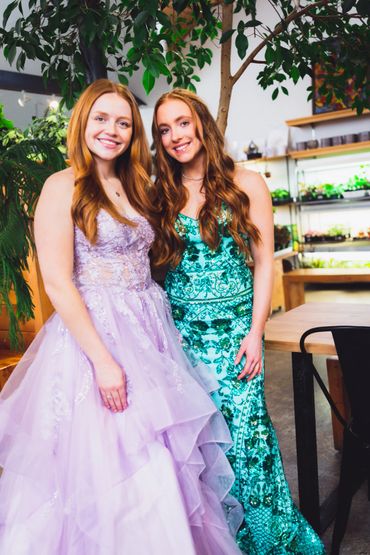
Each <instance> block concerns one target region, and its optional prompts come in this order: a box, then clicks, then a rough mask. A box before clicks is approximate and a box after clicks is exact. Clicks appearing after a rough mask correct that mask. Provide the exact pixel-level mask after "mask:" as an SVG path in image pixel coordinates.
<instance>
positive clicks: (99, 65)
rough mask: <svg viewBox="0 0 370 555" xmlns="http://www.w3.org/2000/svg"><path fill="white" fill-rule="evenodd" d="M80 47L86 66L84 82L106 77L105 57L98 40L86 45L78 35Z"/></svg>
mask: <svg viewBox="0 0 370 555" xmlns="http://www.w3.org/2000/svg"><path fill="white" fill-rule="evenodd" d="M80 49H81V54H82V57H83V60H84V62H85V67H86V70H85V74H86V82H87V83H88V84H90V83H92V82H93V81H96V79H102V78H107V77H108V71H107V63H106V58H105V55H104V52H103V50H102V48H101V46H100V44H99V41H98V40H96V39H95V40H94V41H93V42H92V43H91V44H89V46H86V43H85V41H84V40H83V38H82V37H81V35H80Z"/></svg>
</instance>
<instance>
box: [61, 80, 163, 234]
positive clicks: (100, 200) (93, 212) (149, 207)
mask: <svg viewBox="0 0 370 555" xmlns="http://www.w3.org/2000/svg"><path fill="white" fill-rule="evenodd" d="M107 93H116V94H118V95H119V96H120V97H121V98H123V99H124V100H126V102H128V104H129V106H130V108H131V113H132V138H131V143H130V145H129V147H128V148H127V150H126V151H125V152H124V153H123V154H122V155H121V156H120V157H119V158H118V159H117V161H116V174H117V177H118V178H119V179H120V180H121V182H122V184H123V187H124V189H125V192H126V194H127V198H128V200H129V202H130V204H131V205H132V206H133V207H134V208H135V210H137V211H138V212H139V213H140V214H141V215H142V216H145V217H146V218H147V219H148V220H149V221H150V222H151V223H152V224H154V223H155V221H154V220H155V218H154V213H155V210H154V207H153V204H152V201H151V197H150V187H151V186H152V182H151V180H150V177H149V176H150V174H151V156H150V152H149V146H148V143H147V139H146V136H145V131H144V126H143V123H142V120H141V116H140V112H139V108H138V106H137V104H136V100H135V98H134V97H133V95H132V94H131V92H130V91H129V90H128V89H127V87H125V86H123V85H121V84H119V83H114V82H112V81H110V80H108V79H98V80H97V81H95V82H94V83H92V84H91V85H90V86H89V87H88V88H87V89H86V90H85V91H84V92H83V94H82V95H81V96H80V98H79V100H78V101H77V103H76V105H75V107H74V109H73V113H72V117H71V120H70V122H69V127H68V133H67V146H68V156H69V159H70V163H71V166H72V168H73V171H74V175H75V188H74V194H73V200H72V209H71V210H72V219H73V221H74V223H75V224H76V225H77V226H78V227H79V228H80V229H81V230H82V231H83V233H84V234H85V235H86V237H87V239H88V240H89V241H90V242H91V243H95V242H96V240H97V222H96V217H97V214H98V212H99V210H101V209H102V208H104V209H105V210H106V211H107V212H108V213H109V214H110V215H111V216H113V217H114V218H115V219H116V220H118V221H120V222H122V223H125V224H127V225H129V226H133V227H134V226H135V225H137V224H135V223H134V222H132V221H131V220H129V219H127V218H125V217H124V216H122V215H121V214H120V213H119V212H118V210H117V208H116V207H115V205H114V204H113V203H112V202H111V201H110V199H109V198H108V196H107V195H106V193H105V191H104V188H103V185H102V183H101V181H100V179H99V176H98V172H97V168H96V163H95V160H94V157H93V155H92V154H91V152H90V150H89V149H88V147H87V144H86V140H85V130H86V125H87V122H88V117H89V114H90V111H91V108H92V106H93V104H94V103H95V101H96V100H97V99H98V98H99V97H100V96H102V95H103V94H107Z"/></svg>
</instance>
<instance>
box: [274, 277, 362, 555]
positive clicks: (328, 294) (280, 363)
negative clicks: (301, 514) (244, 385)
mask: <svg viewBox="0 0 370 555" xmlns="http://www.w3.org/2000/svg"><path fill="white" fill-rule="evenodd" d="M310 301H311V302H314V301H326V302H336V301H337V302H339V301H340V302H361V303H368V304H369V305H370V287H361V289H359V288H358V286H351V287H348V288H347V287H346V288H343V289H336V288H334V287H329V286H328V287H326V288H325V289H316V288H315V287H310V289H309V290H308V291H306V302H310ZM315 364H316V367H317V368H318V369H319V370H320V373H321V375H322V377H323V378H324V379H325V377H326V370H325V358H324V357H316V359H315ZM292 391H293V390H292V376H291V360H290V355H289V354H288V353H278V352H273V351H271V352H269V351H267V353H266V400H267V405H268V409H269V413H270V416H271V419H272V421H273V423H274V426H275V429H276V432H277V434H278V437H279V442H280V449H281V452H282V455H283V460H284V467H285V473H286V476H287V479H288V482H289V485H290V488H291V492H292V496H293V499H294V501H295V502H296V503H297V504H298V483H297V464H296V452H295V428H294V413H293V393H292ZM316 393H317V395H316V422H317V442H318V458H319V479H320V496H321V498H322V499H324V498H325V497H326V496H327V494H328V493H329V492H330V491H331V490H332V489H333V488H334V487H335V485H336V484H337V483H338V477H339V465H340V454H339V453H338V452H337V451H335V449H334V447H333V440H332V430H331V419H330V412H329V409H328V404H327V401H326V399H325V398H324V397H323V395H322V393H321V391H320V390H319V391H317V392H316ZM331 535H332V526H331V527H330V528H329V529H328V530H327V531H326V532H325V533H324V535H323V537H322V539H323V541H324V544H325V547H326V548H327V550H328V553H329V552H330V545H331ZM341 554H343V555H345V554H348V555H370V502H369V501H368V500H367V488H366V485H365V484H364V485H363V487H362V488H361V489H360V490H359V491H358V492H357V494H356V495H355V497H354V499H353V503H352V508H351V514H350V519H349V523H348V527H347V531H346V535H345V538H344V540H343V543H342V548H341Z"/></svg>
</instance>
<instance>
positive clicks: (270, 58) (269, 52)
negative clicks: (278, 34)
mask: <svg viewBox="0 0 370 555" xmlns="http://www.w3.org/2000/svg"><path fill="white" fill-rule="evenodd" d="M265 60H266V62H267V63H268V64H273V63H274V61H275V52H274V49H273V48H272V46H270V45H267V47H266V52H265Z"/></svg>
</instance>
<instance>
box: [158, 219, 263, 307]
mask: <svg viewBox="0 0 370 555" xmlns="http://www.w3.org/2000/svg"><path fill="white" fill-rule="evenodd" d="M176 228H177V231H178V233H179V234H180V236H181V237H182V238H183V239H184V241H185V251H184V254H183V257H182V260H181V262H180V264H179V265H178V266H177V267H176V268H175V269H174V270H170V271H169V272H168V273H167V277H166V283H165V289H166V291H167V293H168V295H169V296H170V298H171V299H172V300H175V299H177V300H179V302H181V303H187V302H203V301H205V302H207V301H215V300H220V299H222V300H223V301H227V300H232V301H235V302H237V299H238V297H239V295H245V294H246V293H248V294H250V293H251V292H252V288H253V283H252V275H251V272H250V270H249V268H248V266H247V264H246V261H245V257H244V255H242V254H241V253H240V251H239V249H238V246H237V244H236V243H235V241H234V239H233V238H232V237H231V235H230V234H229V233H228V231H227V228H226V226H224V222H223V221H220V232H221V241H220V245H219V247H218V248H217V250H215V251H213V250H211V249H210V248H209V247H208V245H207V244H206V243H204V242H203V240H202V237H201V234H200V229H199V222H198V220H195V219H194V218H190V217H189V216H185V215H183V214H179V216H178V219H177V222H176ZM246 240H247V238H246Z"/></svg>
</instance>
